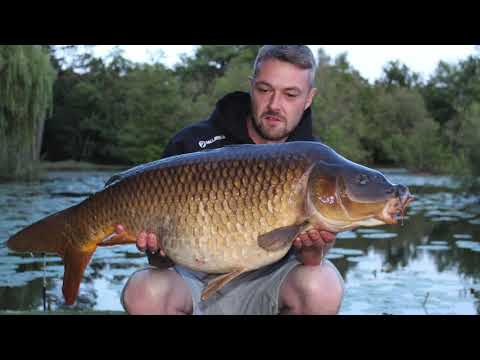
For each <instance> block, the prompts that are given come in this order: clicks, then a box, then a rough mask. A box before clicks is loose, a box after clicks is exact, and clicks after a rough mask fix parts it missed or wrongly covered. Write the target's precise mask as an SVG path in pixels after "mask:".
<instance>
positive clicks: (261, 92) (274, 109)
mask: <svg viewBox="0 0 480 360" xmlns="http://www.w3.org/2000/svg"><path fill="white" fill-rule="evenodd" d="M315 93H316V89H313V88H311V87H310V81H309V70H308V69H301V68H299V67H297V66H295V65H292V64H290V63H287V62H284V61H279V60H276V59H268V60H265V61H264V62H263V63H262V64H261V66H260V69H259V71H258V73H257V76H256V78H255V79H252V81H251V89H250V94H251V99H252V100H251V101H252V117H253V119H252V120H253V127H254V129H255V130H256V132H257V133H258V135H260V136H261V137H262V138H264V139H266V140H269V141H282V140H285V139H286V138H287V137H288V135H289V134H290V133H291V132H292V131H293V130H294V129H295V127H296V126H297V125H298V123H299V122H300V120H301V118H302V115H303V112H304V111H305V110H306V109H307V108H308V107H309V106H310V105H311V103H312V100H313V97H314V95H315Z"/></svg>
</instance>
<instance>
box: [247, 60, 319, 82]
mask: <svg viewBox="0 0 480 360" xmlns="http://www.w3.org/2000/svg"><path fill="white" fill-rule="evenodd" d="M309 72H310V70H309V69H302V68H300V67H299V66H297V65H294V64H291V63H288V62H285V61H280V60H277V59H267V60H265V61H263V62H262V63H261V64H260V66H259V68H258V72H257V75H256V77H255V82H256V83H265V84H266V85H270V86H274V87H280V88H284V89H287V88H298V89H303V88H306V87H309V80H310V79H309V76H310V74H309Z"/></svg>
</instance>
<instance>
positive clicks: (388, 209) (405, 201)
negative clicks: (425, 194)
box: [380, 190, 415, 225]
mask: <svg viewBox="0 0 480 360" xmlns="http://www.w3.org/2000/svg"><path fill="white" fill-rule="evenodd" d="M414 200H415V197H414V196H413V195H412V194H410V192H409V191H408V190H407V191H405V192H404V193H403V194H402V195H400V196H398V197H395V198H392V199H390V200H389V201H388V202H387V204H386V205H385V208H384V209H383V212H382V214H381V216H380V219H381V220H382V221H384V222H385V223H386V224H393V225H394V224H398V221H399V220H402V221H403V219H404V218H405V212H406V210H407V207H408V205H409V204H410V203H411V202H412V201H414Z"/></svg>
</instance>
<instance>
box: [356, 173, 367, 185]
mask: <svg viewBox="0 0 480 360" xmlns="http://www.w3.org/2000/svg"><path fill="white" fill-rule="evenodd" d="M356 182H357V184H359V185H366V184H368V183H369V182H370V178H369V176H368V175H365V174H360V175H358V176H357V178H356Z"/></svg>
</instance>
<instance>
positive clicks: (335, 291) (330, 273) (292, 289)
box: [279, 261, 344, 315]
mask: <svg viewBox="0 0 480 360" xmlns="http://www.w3.org/2000/svg"><path fill="white" fill-rule="evenodd" d="M343 292H344V291H343V279H342V277H341V276H340V274H339V273H338V271H337V269H336V268H335V267H334V266H333V265H332V264H331V263H330V262H328V261H324V262H322V264H321V265H318V266H305V265H298V266H297V267H295V268H294V269H293V270H292V271H290V273H289V274H288V275H287V277H286V278H285V280H284V282H283V284H282V286H281V288H280V294H279V308H280V313H281V314H289V315H294V314H297V315H300V314H303V315H335V314H337V313H338V311H339V310H340V305H341V303H342V299H343Z"/></svg>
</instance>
